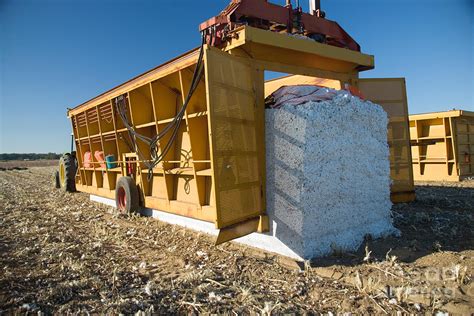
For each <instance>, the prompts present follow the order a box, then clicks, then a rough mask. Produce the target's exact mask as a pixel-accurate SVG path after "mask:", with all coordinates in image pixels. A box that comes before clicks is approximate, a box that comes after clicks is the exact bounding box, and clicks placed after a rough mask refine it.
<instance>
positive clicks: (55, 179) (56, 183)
mask: <svg viewBox="0 0 474 316" xmlns="http://www.w3.org/2000/svg"><path fill="white" fill-rule="evenodd" d="M52 180H53V186H54V188H55V189H59V188H61V181H60V180H59V171H58V170H55V171H54V172H53V176H52Z"/></svg>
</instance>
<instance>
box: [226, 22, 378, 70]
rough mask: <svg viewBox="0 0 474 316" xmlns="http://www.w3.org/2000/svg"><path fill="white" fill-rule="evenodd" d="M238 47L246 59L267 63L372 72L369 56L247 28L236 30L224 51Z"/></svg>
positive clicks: (372, 58)
mask: <svg viewBox="0 0 474 316" xmlns="http://www.w3.org/2000/svg"><path fill="white" fill-rule="evenodd" d="M238 47H243V48H244V49H246V50H247V51H248V54H249V57H251V58H253V59H258V60H262V61H266V62H272V61H273V62H275V61H277V62H279V63H283V64H290V65H298V64H300V65H301V66H307V67H311V68H319V69H323V70H333V71H336V72H350V71H354V70H359V71H363V70H369V69H373V68H374V56H372V55H367V54H363V53H360V52H356V51H352V50H349V49H345V48H340V47H335V46H331V45H326V44H321V43H318V42H316V41H313V40H306V39H301V38H298V37H295V36H291V35H288V34H280V33H276V32H269V31H267V30H262V29H258V28H254V27H250V26H244V27H242V28H241V29H238V30H236V31H235V34H234V37H233V38H232V39H231V40H230V41H229V43H228V44H227V46H226V47H225V48H224V50H225V51H229V50H232V49H235V48H238Z"/></svg>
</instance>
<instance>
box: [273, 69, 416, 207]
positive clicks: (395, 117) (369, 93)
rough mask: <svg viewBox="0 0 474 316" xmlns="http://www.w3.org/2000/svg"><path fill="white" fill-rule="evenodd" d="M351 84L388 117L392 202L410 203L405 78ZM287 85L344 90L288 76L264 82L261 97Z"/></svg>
mask: <svg viewBox="0 0 474 316" xmlns="http://www.w3.org/2000/svg"><path fill="white" fill-rule="evenodd" d="M354 83H356V86H357V87H358V89H359V90H360V91H361V92H362V94H363V95H364V96H365V97H366V98H367V99H369V100H371V101H372V102H374V103H377V104H379V105H381V106H382V107H383V109H384V110H385V111H386V112H387V115H388V118H389V124H388V127H387V128H388V135H387V138H388V144H389V147H390V176H391V178H392V185H391V199H392V202H393V203H404V202H410V201H413V200H414V199H415V192H414V182H413V172H412V168H411V161H412V158H411V151H410V131H409V125H408V104H407V96H406V85H405V79H404V78H371V79H358V80H356V81H355V82H354ZM291 85H318V86H323V87H328V88H333V89H337V90H340V89H343V88H344V86H343V85H342V84H341V81H338V80H331V79H326V78H315V77H310V76H301V75H292V76H285V77H282V78H277V79H273V80H269V81H267V82H266V83H265V96H268V95H270V94H271V93H273V92H274V91H276V90H277V89H279V88H280V87H282V86H291Z"/></svg>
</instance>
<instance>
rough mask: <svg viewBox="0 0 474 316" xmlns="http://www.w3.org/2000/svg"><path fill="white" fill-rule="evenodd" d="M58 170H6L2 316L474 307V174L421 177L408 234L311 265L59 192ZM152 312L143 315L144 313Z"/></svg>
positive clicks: (407, 213)
mask: <svg viewBox="0 0 474 316" xmlns="http://www.w3.org/2000/svg"><path fill="white" fill-rule="evenodd" d="M52 170H53V168H52V167H32V168H29V169H27V170H9V171H0V254H1V256H0V267H1V270H0V314H3V313H11V312H14V313H16V312H21V313H24V312H30V313H37V314H38V315H41V314H42V313H46V314H50V313H66V312H71V313H108V314H112V313H114V314H116V313H127V314H129V313H137V312H140V313H141V314H142V315H144V313H145V314H152V313H159V314H164V313H167V314H168V313H169V314H182V313H191V314H192V313H226V314H231V313H234V314H264V315H270V314H280V313H298V314H300V313H304V312H310V313H328V312H332V313H335V312H352V313H357V314H367V313H377V314H385V313H395V312H397V311H399V312H403V313H429V314H432V313H434V312H437V311H445V312H450V313H459V314H470V313H471V312H472V311H474V303H473V297H474V282H473V281H472V278H473V269H474V238H473V229H472V227H473V224H474V219H473V215H474V181H465V182H462V183H457V184H447V183H418V184H417V189H416V193H417V197H418V199H417V201H415V202H413V203H409V204H399V205H395V206H394V207H393V216H394V223H395V226H396V227H397V228H398V229H399V230H400V231H401V237H400V238H395V237H391V238H387V239H384V240H370V238H368V239H367V241H366V242H365V243H364V244H363V245H362V246H361V247H360V249H359V251H357V252H355V253H334V254H333V255H332V256H331V257H328V258H323V259H317V260H314V261H312V262H306V263H305V264H304V265H302V267H300V268H298V266H297V265H295V264H292V262H291V261H289V260H285V259H283V258H281V257H278V256H275V255H272V254H265V253H262V252H259V251H255V250H253V249H251V248H247V247H243V246H239V245H237V244H234V243H227V244H224V245H221V246H217V247H216V246H214V245H213V242H214V239H213V237H209V236H206V235H204V234H199V233H196V232H193V231H190V230H187V229H184V228H181V227H177V226H172V225H169V224H165V223H162V222H159V221H157V220H154V219H150V218H145V217H138V216H132V217H126V216H124V215H118V214H117V213H116V212H115V211H114V209H113V208H110V207H107V206H104V205H99V204H96V203H94V202H91V201H89V197H88V195H86V194H83V193H74V194H67V193H64V192H62V191H60V190H56V189H53V188H52V185H51V178H50V175H51V174H52ZM143 312H144V313H143Z"/></svg>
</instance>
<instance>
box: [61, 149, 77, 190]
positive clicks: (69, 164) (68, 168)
mask: <svg viewBox="0 0 474 316" xmlns="http://www.w3.org/2000/svg"><path fill="white" fill-rule="evenodd" d="M61 169H63V172H64V178H62V179H61V176H60V177H59V180H60V181H59V182H60V184H61V189H63V190H64V191H66V192H76V156H75V155H73V154H70V153H66V154H64V155H62V157H61V158H60V159H59V174H61Z"/></svg>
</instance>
